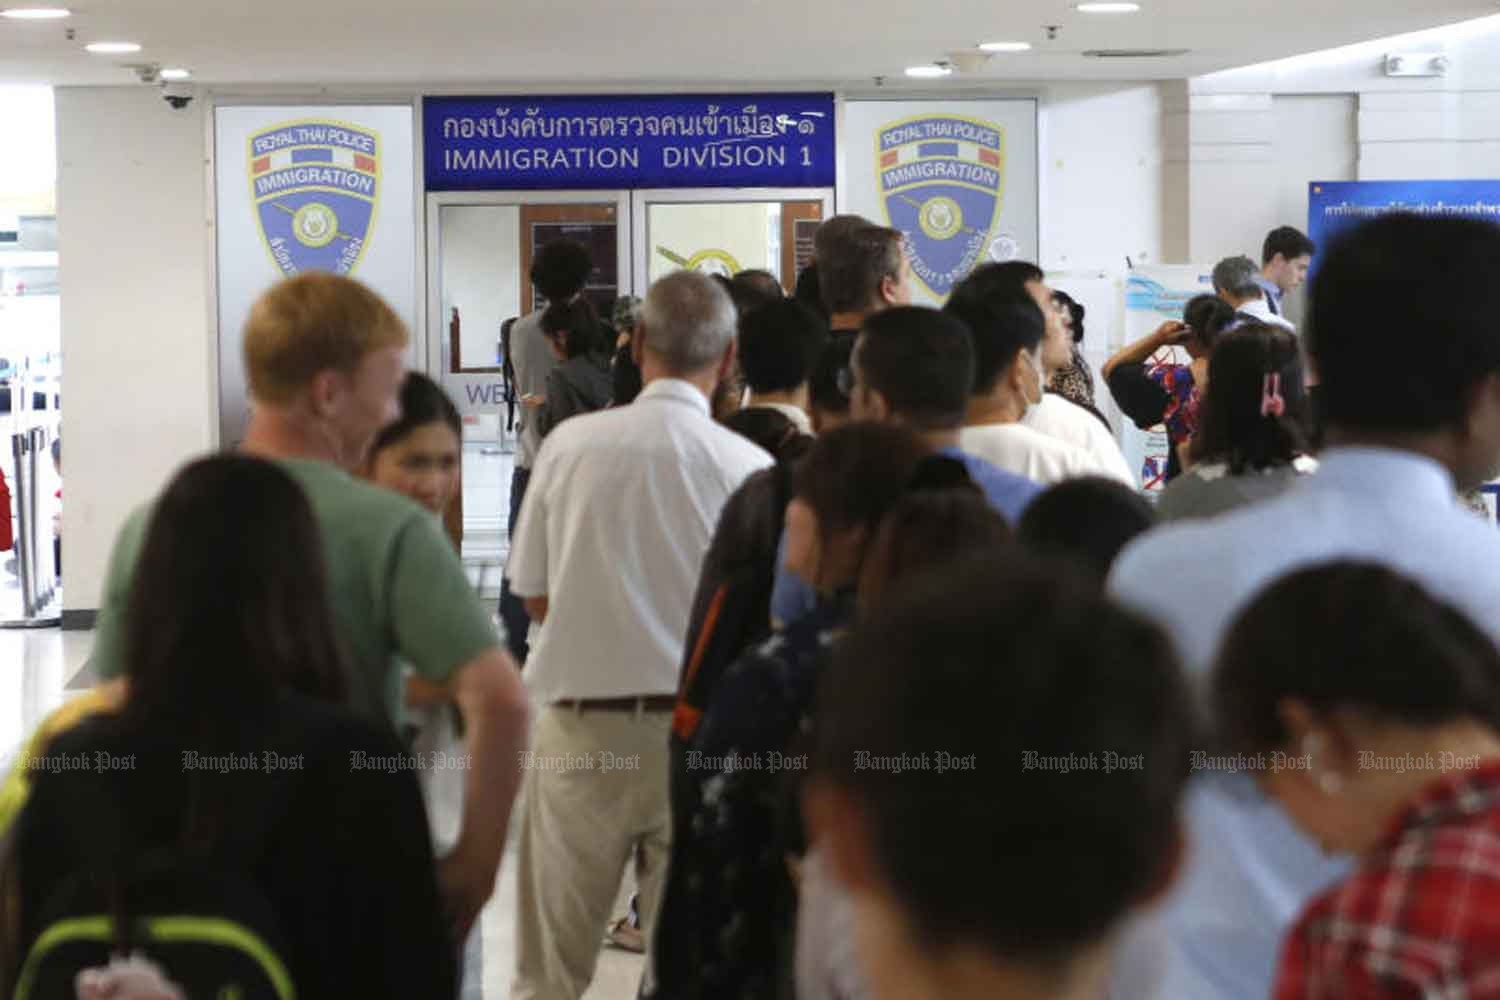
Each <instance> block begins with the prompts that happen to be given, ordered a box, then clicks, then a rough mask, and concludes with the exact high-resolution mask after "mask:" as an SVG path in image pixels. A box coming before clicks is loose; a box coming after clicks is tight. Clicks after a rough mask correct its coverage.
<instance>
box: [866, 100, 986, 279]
mask: <svg viewBox="0 0 1500 1000" xmlns="http://www.w3.org/2000/svg"><path fill="white" fill-rule="evenodd" d="M875 157H876V159H875V162H876V164H877V170H878V173H879V175H880V194H881V201H882V202H883V203H884V205H885V215H886V219H887V220H889V222H890V224H891V227H892V228H894V229H899V230H901V232H903V233H905V234H906V247H907V256H908V257H909V258H910V260H911V268H912V274H913V275H914V276H915V277H916V278H917V280H918V281H920V282H921V283H922V284H923V285H924V286H925V287H926V288H927V290H928V291H929V292H931V293H932V294H933V295H935V296H937V297H938V298H943V297H945V296H946V295H947V294H948V293H949V292H950V291H952V289H953V286H954V285H955V284H957V283H958V282H959V281H961V280H963V278H964V276H965V275H967V274H968V273H969V271H971V270H972V269H973V267H974V265H975V264H976V263H977V262H978V261H979V258H980V255H981V254H982V253H984V252H985V250H986V248H987V247H988V246H989V245H990V232H991V230H993V229H994V226H995V222H996V220H997V219H998V218H999V217H1000V205H1001V201H1002V199H1003V196H1004V186H1005V129H1003V128H1001V127H1000V126H999V125H995V124H993V123H991V122H986V121H979V120H976V119H973V118H959V117H956V116H953V115H921V116H918V117H916V118H905V119H902V120H901V121H896V122H891V123H890V124H888V125H886V126H884V127H883V128H882V129H881V130H880V131H879V132H878V133H877V134H876V137H875Z"/></svg>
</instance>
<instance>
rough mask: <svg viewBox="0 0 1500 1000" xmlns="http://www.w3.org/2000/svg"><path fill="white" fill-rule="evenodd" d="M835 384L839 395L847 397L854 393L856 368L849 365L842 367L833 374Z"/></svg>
mask: <svg viewBox="0 0 1500 1000" xmlns="http://www.w3.org/2000/svg"><path fill="white" fill-rule="evenodd" d="M833 384H834V386H835V387H836V388H837V389H838V391H839V395H840V396H843V397H845V398H846V399H847V398H848V397H850V396H853V395H854V369H853V368H850V367H849V366H848V365H845V366H844V367H842V368H840V369H839V370H838V371H837V372H835V373H834V376H833Z"/></svg>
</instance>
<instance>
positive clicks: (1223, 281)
mask: <svg viewBox="0 0 1500 1000" xmlns="http://www.w3.org/2000/svg"><path fill="white" fill-rule="evenodd" d="M1260 277H1261V275H1260V270H1259V269H1258V268H1257V267H1256V266H1255V262H1254V261H1252V260H1251V259H1250V258H1249V257H1225V258H1224V259H1223V260H1221V261H1219V263H1218V264H1217V265H1215V267H1214V278H1213V280H1214V291H1215V292H1217V293H1218V296H1219V298H1221V299H1223V300H1224V301H1225V302H1227V303H1229V304H1230V305H1231V306H1233V307H1234V311H1235V312H1237V313H1239V314H1240V315H1241V316H1247V317H1249V318H1250V319H1253V320H1255V321H1256V322H1257V323H1264V324H1266V325H1267V326H1279V327H1281V328H1282V329H1283V330H1285V331H1287V332H1288V333H1296V332H1297V328H1296V327H1295V326H1293V325H1292V324H1291V323H1290V322H1288V321H1287V320H1286V319H1284V318H1283V317H1281V316H1278V315H1276V312H1275V310H1273V309H1272V308H1271V306H1270V304H1269V303H1268V302H1267V301H1266V293H1265V290H1264V289H1263V288H1261V286H1260Z"/></svg>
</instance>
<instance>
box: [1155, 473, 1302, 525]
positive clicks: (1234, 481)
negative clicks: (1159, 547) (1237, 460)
mask: <svg viewBox="0 0 1500 1000" xmlns="http://www.w3.org/2000/svg"><path fill="white" fill-rule="evenodd" d="M1317 467H1318V464H1317V462H1316V461H1314V460H1313V459H1310V458H1299V459H1297V461H1296V463H1295V464H1293V465H1282V466H1278V467H1276V468H1274V469H1266V470H1265V471H1263V472H1257V471H1250V472H1245V473H1242V474H1241V475H1238V476H1233V475H1230V474H1229V469H1228V467H1227V466H1225V465H1224V464H1223V463H1222V462H1210V463H1207V464H1204V465H1195V466H1193V468H1191V469H1189V470H1188V471H1187V472H1184V473H1183V474H1182V475H1180V476H1178V477H1177V478H1176V479H1174V480H1172V482H1170V483H1168V484H1167V488H1166V489H1165V490H1163V491H1162V495H1161V499H1160V500H1158V501H1157V503H1156V513H1157V516H1158V517H1159V518H1160V519H1161V520H1163V521H1175V520H1180V519H1182V518H1192V517H1216V516H1218V515H1219V514H1224V513H1227V512H1228V511H1231V510H1234V509H1236V508H1238V507H1244V506H1246V505H1248V504H1252V503H1256V502H1258V501H1260V500H1267V499H1269V498H1271V497H1274V496H1277V495H1279V494H1281V493H1283V492H1285V491H1286V490H1287V489H1289V488H1290V487H1291V486H1292V484H1294V483H1295V482H1296V481H1297V480H1298V479H1299V478H1301V477H1302V476H1303V475H1306V474H1307V473H1310V472H1313V471H1314V470H1316V469H1317Z"/></svg>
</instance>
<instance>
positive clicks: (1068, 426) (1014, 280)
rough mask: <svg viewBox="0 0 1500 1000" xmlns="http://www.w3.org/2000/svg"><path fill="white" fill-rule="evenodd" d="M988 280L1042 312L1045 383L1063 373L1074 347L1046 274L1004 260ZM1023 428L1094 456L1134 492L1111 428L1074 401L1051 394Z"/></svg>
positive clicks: (1031, 411)
mask: <svg viewBox="0 0 1500 1000" xmlns="http://www.w3.org/2000/svg"><path fill="white" fill-rule="evenodd" d="M990 281H991V282H993V284H994V285H995V286H996V288H997V289H1003V290H1004V291H1005V294H1007V295H1009V296H1012V297H1019V296H1022V295H1025V296H1029V297H1030V298H1031V300H1032V301H1033V302H1035V303H1036V306H1037V308H1038V309H1040V310H1041V311H1042V316H1043V317H1044V318H1045V319H1046V321H1047V333H1046V335H1045V336H1044V337H1043V338H1042V351H1041V360H1042V371H1043V373H1044V374H1045V375H1046V377H1047V382H1049V383H1050V382H1051V381H1052V377H1053V376H1054V375H1056V374H1057V373H1058V372H1059V371H1061V370H1062V369H1064V368H1066V367H1068V365H1070V364H1072V363H1073V342H1072V338H1071V337H1070V335H1069V333H1068V328H1067V325H1066V324H1065V323H1064V322H1063V318H1062V313H1061V312H1060V311H1059V310H1058V307H1057V303H1056V301H1055V299H1054V293H1053V291H1052V289H1051V288H1050V287H1048V285H1047V282H1046V275H1045V274H1043V272H1042V269H1041V268H1039V267H1037V266H1036V265H1035V264H1033V263H1031V262H1029V261H1024V260H1013V261H1007V262H1006V263H1004V264H997V265H995V267H994V269H993V272H992V276H991V278H990ZM1022 423H1024V424H1025V425H1026V426H1027V427H1030V428H1031V429H1032V430H1034V431H1040V432H1041V433H1043V434H1045V435H1047V436H1048V437H1053V438H1056V439H1057V440H1059V441H1062V442H1063V443H1064V444H1069V445H1072V446H1073V447H1074V448H1081V449H1083V450H1084V451H1086V452H1088V453H1089V454H1090V455H1091V456H1093V459H1094V462H1095V463H1096V465H1097V467H1098V468H1099V469H1101V470H1103V471H1102V472H1101V473H1100V474H1101V475H1106V476H1109V477H1110V478H1111V479H1118V480H1120V481H1121V482H1123V483H1128V484H1129V485H1131V486H1133V487H1137V488H1138V487H1139V486H1140V483H1139V482H1138V480H1137V477H1135V476H1134V475H1132V474H1131V472H1130V466H1129V464H1128V463H1127V462H1126V461H1125V455H1124V453H1123V452H1121V451H1120V444H1119V442H1118V441H1116V440H1115V436H1114V434H1112V433H1111V432H1110V429H1109V425H1108V424H1106V423H1105V422H1104V421H1103V420H1101V419H1100V418H1099V417H1097V416H1095V415H1094V414H1093V413H1090V412H1089V411H1088V410H1085V409H1084V408H1083V407H1081V406H1079V405H1078V404H1077V403H1075V402H1073V401H1072V400H1069V399H1065V398H1064V397H1062V396H1059V395H1058V394H1057V393H1055V392H1049V393H1047V394H1045V395H1044V396H1043V397H1042V401H1041V402H1040V403H1038V404H1037V405H1036V406H1033V407H1030V408H1029V409H1028V410H1027V411H1026V414H1025V416H1024V417H1022Z"/></svg>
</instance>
